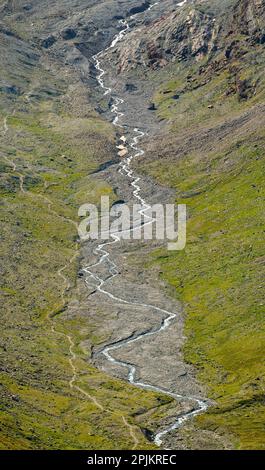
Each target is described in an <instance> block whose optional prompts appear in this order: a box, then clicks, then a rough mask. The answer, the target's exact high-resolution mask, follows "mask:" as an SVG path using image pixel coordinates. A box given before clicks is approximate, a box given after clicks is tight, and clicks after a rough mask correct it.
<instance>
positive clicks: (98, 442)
mask: <svg viewBox="0 0 265 470" xmlns="http://www.w3.org/2000/svg"><path fill="white" fill-rule="evenodd" d="M17 46H19V47H17ZM3 47H4V52H3V55H2V62H1V65H0V67H1V77H2V79H3V80H2V81H1V87H0V128H1V133H0V144H1V150H0V162H1V163H0V165H1V179H0V191H1V201H2V202H1V226H2V243H1V247H2V252H1V259H2V268H1V287H0V293H1V312H2V314H1V319H2V323H1V325H2V331H1V342H0V353H1V373H0V382H1V390H0V393H1V410H0V427H1V433H0V448H1V449H131V448H133V447H134V446H135V445H136V444H137V447H138V448H144V449H147V448H153V445H152V444H150V443H149V442H148V441H147V440H146V438H145V437H144V435H143V434H142V433H141V431H140V429H139V428H140V427H146V426H149V425H152V423H153V424H154V423H157V422H158V421H159V419H160V418H161V415H163V414H165V413H167V411H168V407H170V406H171V401H172V400H169V399H167V398H165V397H160V396H159V395H158V394H153V393H146V392H143V391H141V390H138V389H136V388H134V387H130V386H128V385H126V384H125V383H124V382H122V381H119V380H115V379H113V378H111V377H108V376H106V375H105V374H103V373H102V372H100V371H98V370H96V369H95V368H93V367H92V366H91V365H90V363H89V359H90V355H89V351H87V350H86V349H85V348H84V347H83V346H82V345H83V343H84V342H86V341H88V342H93V341H94V339H93V324H91V322H90V320H89V312H88V315H87V316H86V318H84V317H82V315H79V313H78V312H77V314H76V315H75V316H74V317H71V316H70V315H64V313H65V310H66V306H67V304H68V303H69V302H71V301H72V300H73V299H78V298H79V297H78V295H79V293H78V290H77V289H76V278H77V271H78V267H79V246H78V244H77V238H78V237H77V228H76V224H77V223H78V217H77V213H78V208H79V206H80V205H81V204H83V203H86V202H90V203H93V202H94V203H97V202H99V197H100V195H103V194H109V195H110V196H111V197H113V198H114V195H113V193H112V190H111V188H110V187H109V186H108V185H107V184H105V183H104V182H103V181H102V180H101V179H99V178H95V177H92V175H91V173H92V172H93V171H94V170H95V169H96V168H98V166H99V165H100V164H101V163H103V162H105V161H108V160H109V159H110V155H113V153H114V149H115V141H116V136H115V134H114V131H113V128H112V127H111V125H110V124H108V123H106V122H104V121H103V120H102V119H101V118H100V117H99V116H98V115H97V114H96V113H95V112H94V111H93V110H92V108H91V107H90V105H89V102H88V101H87V94H88V91H89V90H87V89H86V87H85V86H83V85H82V83H81V82H79V81H78V80H76V81H75V77H73V79H72V81H69V79H65V76H64V73H63V72H64V71H63V70H62V73H61V74H60V77H61V78H60V79H59V78H58V75H57V73H56V70H57V69H56V67H55V68H54V70H55V72H53V71H52V70H53V67H54V64H53V63H50V64H48V67H47V62H46V65H43V62H42V63H41V62H40V60H39V57H38V54H37V55H35V53H34V55H33V52H32V49H31V47H30V46H28V45H26V44H25V43H21V42H19V44H16V40H15V39H14V38H13V37H11V39H10V37H6V36H4V37H3ZM16 54H18V56H17V55H16ZM44 64H45V62H44ZM14 86H15V87H16V88H15V89H14V88H13V87H14ZM79 300H80V299H79ZM149 410H151V411H150V413H148V411H149ZM146 413H147V414H146ZM136 424H137V425H139V427H138V426H137V427H136Z"/></svg>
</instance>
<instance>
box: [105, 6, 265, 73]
mask: <svg viewBox="0 0 265 470" xmlns="http://www.w3.org/2000/svg"><path fill="white" fill-rule="evenodd" d="M220 8H221V7H219V11H218V13H216V11H215V9H214V8H211V7H210V6H209V2H207V1H194V2H191V3H187V5H186V6H185V7H182V8H181V9H180V8H178V7H176V8H175V10H174V11H173V12H170V13H169V14H167V15H164V16H162V17H161V18H160V19H158V20H155V21H153V22H149V21H147V22H146V24H144V25H141V26H140V27H138V28H136V29H134V30H133V31H132V33H131V34H130V35H128V36H127V38H126V40H125V41H124V42H123V44H118V46H117V49H116V51H115V52H114V54H116V60H117V65H118V70H119V72H121V71H124V70H129V69H132V68H137V67H138V66H148V67H150V68H153V69H156V68H160V67H164V66H166V65H167V64H168V63H170V62H178V61H188V60H191V59H193V60H194V59H195V60H196V61H197V62H199V61H201V60H202V59H203V58H204V57H211V55H212V53H214V52H216V51H222V50H224V55H225V59H230V58H231V57H232V56H233V55H234V54H235V51H236V53H238V52H239V55H241V54H242V51H240V50H239V51H238V44H239V43H242V42H247V43H248V44H249V43H250V44H251V43H260V44H263V43H264V42H265V2H264V0H243V1H242V0H240V1H237V2H228V6H227V4H226V8H223V10H222V9H221V10H220Z"/></svg>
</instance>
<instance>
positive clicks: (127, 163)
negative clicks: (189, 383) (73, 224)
mask: <svg viewBox="0 0 265 470" xmlns="http://www.w3.org/2000/svg"><path fill="white" fill-rule="evenodd" d="M157 3H158V2H156V3H154V4H152V5H151V6H150V7H149V10H150V9H151V8H153V7H154V6H155V5H157ZM184 3H186V2H185V1H184V2H181V3H179V7H181V6H182V5H183V4H184ZM135 16H136V15H133V16H131V17H130V18H129V19H128V20H120V21H119V23H120V25H121V27H122V29H121V31H120V32H119V33H118V34H117V35H116V37H115V38H114V39H113V41H112V43H111V45H110V46H109V47H108V48H107V49H105V50H103V51H101V52H100V53H98V54H97V55H95V56H94V57H93V61H94V64H95V67H96V69H97V82H98V84H99V85H100V87H101V89H102V91H103V93H104V95H110V96H111V94H112V93H113V90H112V89H111V88H109V87H107V86H106V85H105V82H104V79H103V77H104V75H105V74H106V72H105V70H104V69H103V68H102V65H101V62H102V57H103V56H104V54H105V53H106V52H107V51H108V50H109V49H111V48H113V47H115V45H116V44H117V43H118V42H119V41H121V40H122V39H123V38H124V36H125V35H126V34H127V33H128V32H129V31H130V20H132V19H133V18H134V17H135ZM111 98H112V103H113V104H112V107H111V112H112V113H113V116H114V117H113V120H112V122H113V124H114V125H115V126H119V127H121V128H123V126H122V125H121V124H120V120H121V117H123V118H126V114H124V113H122V112H121V111H120V105H121V104H125V103H124V100H123V99H121V98H119V97H116V96H115V94H114V95H113V96H111ZM133 133H134V135H133V137H130V136H129V137H128V139H127V137H126V141H127V142H128V145H129V146H130V148H131V152H130V153H129V156H128V157H127V158H125V159H124V160H122V161H121V162H120V164H119V172H120V173H121V174H122V175H123V176H124V177H125V178H128V180H129V185H130V186H131V187H132V188H133V195H134V197H135V199H136V200H137V202H138V203H140V206H141V208H140V210H139V215H140V216H143V220H144V225H146V224H152V223H153V221H154V219H153V218H152V217H151V216H150V215H148V211H149V210H150V208H151V206H150V205H149V204H148V202H147V201H145V199H144V198H143V197H142V195H141V193H142V191H141V187H140V186H139V182H140V179H141V178H140V177H138V176H136V175H135V174H134V172H133V170H132V169H131V162H132V160H133V159H135V158H137V157H139V156H140V155H143V154H144V150H143V149H142V148H141V147H140V145H139V140H140V139H141V138H142V137H144V136H145V132H143V131H141V129H138V128H135V129H134V130H133ZM133 229H134V228H132V229H131V230H133ZM122 234H123V232H122V231H120V232H117V233H112V235H111V237H112V241H110V242H106V243H101V244H99V245H98V246H97V247H96V249H95V254H96V255H97V256H98V257H99V259H98V261H97V263H95V264H93V265H90V266H86V267H85V268H84V271H85V273H86V282H89V279H93V281H94V282H95V284H96V290H97V291H99V292H101V293H102V294H104V295H105V296H107V297H108V298H110V299H112V300H114V301H115V302H118V303H120V304H127V305H131V306H137V307H144V308H145V307H148V308H150V309H153V311H156V312H158V313H161V314H163V316H164V319H163V320H162V321H160V323H159V325H158V326H157V328H155V329H152V330H150V331H147V332H142V333H141V332H139V333H138V334H137V335H135V336H134V337H133V338H129V339H128V338H127V339H124V340H121V341H119V342H116V343H114V344H110V345H108V346H106V347H104V348H103V349H102V350H101V352H100V354H102V355H103V356H104V357H105V358H106V359H107V360H108V361H109V362H110V363H112V364H115V365H118V366H120V367H123V368H125V369H126V370H127V380H128V382H129V383H131V384H132V385H134V386H136V387H140V388H142V389H146V390H152V391H155V392H159V393H163V394H166V395H168V396H170V397H173V398H174V399H175V400H177V401H179V400H183V399H185V400H190V401H191V402H192V403H196V409H192V411H188V412H186V413H183V414H182V415H181V416H177V417H176V419H175V422H174V423H173V424H171V425H170V426H168V427H167V428H165V429H163V430H161V431H159V432H158V433H157V434H156V435H155V436H154V442H155V443H156V444H157V445H158V446H161V445H162V444H163V438H164V437H165V436H166V434H168V433H170V432H171V431H173V430H175V429H177V428H179V427H180V426H181V425H182V424H183V423H184V422H185V421H187V420H188V419H190V418H192V417H194V416H196V415H198V414H199V413H202V412H204V411H205V410H206V409H207V407H208V404H207V402H205V401H203V400H202V399H199V398H196V397H194V396H183V395H180V394H178V393H173V392H171V391H170V390H165V389H163V388H160V387H158V386H154V385H151V384H148V383H144V382H141V381H137V380H136V367H135V366H134V365H132V364H131V363H128V362H125V361H121V360H118V359H115V358H114V357H113V356H112V353H113V352H114V351H116V350H118V349H120V348H122V347H124V346H125V345H128V344H132V343H136V342H138V341H144V340H145V338H148V337H150V336H153V335H159V333H160V332H162V331H163V330H166V329H167V328H168V327H169V326H170V325H171V323H172V322H173V321H174V319H175V318H176V314H175V313H173V312H170V311H167V310H164V309H162V308H159V307H157V306H155V305H150V304H145V303H139V302H131V301H128V300H126V299H123V298H121V297H118V296H116V295H114V294H113V293H111V292H110V291H108V290H105V285H106V284H107V282H109V281H110V280H111V279H113V278H114V277H117V276H119V269H118V267H117V265H116V263H115V261H113V260H112V259H111V258H110V253H109V251H108V248H107V247H108V246H109V245H113V244H117V243H119V242H120V241H121V238H122ZM102 264H104V265H105V266H107V269H108V272H109V274H110V276H109V277H108V279H107V280H104V279H102V278H101V277H100V276H99V275H98V274H95V272H93V270H94V268H96V267H97V266H100V265H102ZM165 315H166V317H165Z"/></svg>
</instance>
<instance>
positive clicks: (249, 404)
mask: <svg viewBox="0 0 265 470" xmlns="http://www.w3.org/2000/svg"><path fill="white" fill-rule="evenodd" d="M222 3H223V2H222ZM264 27H265V2H264V1H261V0H244V1H240V2H226V4H225V5H222V7H221V5H220V2H218V4H217V2H216V3H213V2H207V1H206V2H200V1H197V2H189V3H188V4H187V5H186V6H185V7H183V9H181V10H178V9H176V10H174V11H173V12H171V13H169V14H168V15H165V16H164V17H162V18H161V19H160V20H159V21H155V22H148V24H144V25H142V24H138V25H137V27H136V29H135V30H134V31H132V32H131V34H130V35H128V36H127V38H126V39H125V40H124V42H123V43H121V44H119V45H118V47H117V49H116V51H114V52H113V53H112V57H111V60H112V61H113V62H114V63H115V67H116V69H117V70H118V71H119V73H120V80H121V81H123V82H126V81H128V80H130V83H132V84H134V85H137V87H138V91H137V92H135V93H134V94H133V93H132V94H133V96H134V98H135V100H136V102H138V101H137V100H138V94H139V93H140V90H141V78H142V77H144V81H145V82H147V83H148V84H149V87H150V85H151V84H152V86H153V87H154V88H155V90H156V91H155V93H154V94H153V96H152V97H151V98H150V99H151V101H152V103H153V104H152V107H150V110H149V113H150V115H152V119H153V114H154V113H155V114H156V116H157V118H158V119H159V120H160V127H161V128H162V131H161V130H160V131H159V133H158V135H157V136H155V135H153V136H152V139H151V140H150V141H147V142H146V151H147V153H146V155H145V156H144V158H142V159H140V160H139V162H138V164H137V171H139V172H144V174H146V175H150V176H152V177H153V178H155V179H156V180H157V181H158V182H159V183H160V184H164V185H166V186H169V187H171V188H173V189H174V190H175V191H176V201H177V202H178V203H185V204H187V208H188V212H189V221H188V243H187V247H186V249H185V250H184V251H182V252H179V253H168V252H166V251H165V250H161V249H160V250H158V251H155V252H153V254H152V255H151V257H150V261H149V262H148V263H147V266H146V267H147V269H154V267H156V266H157V265H158V266H159V270H160V272H161V277H162V279H164V280H165V281H166V282H167V283H168V284H169V285H170V286H171V292H172V295H174V296H176V298H177V299H180V300H182V301H183V302H184V305H185V309H186V314H187V318H186V334H187V337H188V339H187V343H186V346H185V357H186V360H187V361H189V362H190V363H192V364H193V365H195V366H196V367H197V369H198V377H199V379H200V380H201V381H202V382H203V383H204V384H205V385H206V386H207V388H208V394H209V397H210V398H212V399H213V400H214V402H215V406H214V407H213V408H211V409H210V410H209V412H208V413H207V414H205V415H203V416H201V417H199V418H197V419H196V422H195V423H192V424H191V423H190V424H189V425H187V426H184V428H183V429H182V430H181V431H180V433H179V434H180V436H181V437H182V438H183V439H184V440H188V441H189V443H190V446H191V447H193V446H198V445H199V444H198V429H200V432H202V431H204V432H207V431H212V430H215V431H216V432H217V433H219V434H220V435H221V436H227V437H229V438H230V439H232V442H233V445H234V447H236V448H240V449H263V448H264V426H263V423H264V373H265V369H264V358H263V351H264V311H265V298H264V275H265V271H264V230H265V220H264V210H263V207H264V139H265V134H264V119H265V108H264V96H265V82H264V58H265V57H264V53H265V51H264ZM144 93H145V92H144ZM147 106H148V103H146V107H147ZM132 262H134V263H135V262H136V260H135V258H132ZM173 439H174V438H173ZM199 440H200V439H199ZM177 443H178V441H177V440H176V445H177ZM202 446H203V444H202Z"/></svg>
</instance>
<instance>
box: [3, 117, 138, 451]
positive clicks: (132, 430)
mask: <svg viewBox="0 0 265 470" xmlns="http://www.w3.org/2000/svg"><path fill="white" fill-rule="evenodd" d="M14 113H15V111H13V114H14ZM8 132H9V126H8V116H6V117H5V118H4V120H3V127H2V133H3V135H4V136H6V135H7V134H8ZM3 157H4V159H5V160H6V162H7V163H8V164H9V165H10V166H11V167H12V172H13V173H16V174H17V175H18V177H19V189H20V192H21V193H22V194H23V195H25V196H29V197H37V198H39V199H42V200H43V201H44V202H45V203H46V204H47V207H48V211H49V212H50V213H51V214H53V215H54V216H55V217H58V218H60V219H62V220H63V221H64V222H67V223H69V224H71V225H73V226H74V228H75V229H76V230H78V224H77V222H76V221H74V220H72V219H70V218H68V217H65V216H63V215H61V214H59V213H58V212H57V211H56V210H54V209H53V208H52V206H53V205H54V202H53V201H52V200H51V199H50V198H49V197H47V196H45V195H43V194H38V193H32V192H30V191H28V190H27V189H25V188H24V179H25V176H24V175H23V174H21V173H20V172H19V171H18V169H17V165H16V163H15V162H14V161H13V160H12V159H10V158H8V157H6V156H3ZM47 188H48V186H47V184H46V182H45V183H44V189H45V191H46V189H47ZM78 254H79V251H78V244H76V245H75V252H74V254H73V256H72V257H71V258H70V260H68V261H67V262H66V263H65V265H64V266H62V267H61V268H59V269H58V270H57V276H58V277H59V278H60V279H61V280H62V290H61V293H60V297H61V308H63V307H64V306H66V305H67V299H66V298H65V294H66V292H67V291H68V290H69V289H70V287H71V285H72V284H71V282H70V280H69V278H68V277H67V276H66V275H65V274H64V271H65V270H66V269H67V268H69V266H70V265H71V264H72V263H73V262H74V261H75V259H76V258H77V256H78ZM53 316H54V311H53V312H49V313H48V314H47V316H46V318H45V320H46V321H47V322H48V324H49V326H50V330H51V332H52V334H53V335H54V336H56V337H58V336H60V337H61V338H63V339H64V340H65V341H66V342H67V343H68V345H69V347H68V351H69V359H68V362H69V366H70V370H71V372H72V376H71V378H70V380H69V387H70V389H73V390H76V391H77V392H78V393H79V394H81V395H83V396H84V397H85V398H87V399H88V400H89V401H91V402H92V403H94V405H95V406H96V407H97V408H98V409H99V410H100V411H102V412H105V413H109V414H113V411H111V410H109V409H107V408H104V406H103V405H102V404H101V403H99V401H98V400H97V398H96V397H95V396H93V395H91V394H90V393H88V392H87V391H86V390H85V389H84V388H82V387H81V386H79V385H77V384H76V382H77V380H78V377H79V372H78V368H77V367H76V365H75V362H76V361H77V359H78V358H77V355H76V353H75V352H74V348H75V347H76V345H75V343H74V341H73V339H72V337H71V336H70V335H69V334H67V333H64V332H62V331H59V330H57V329H56V328H55V324H54V320H53ZM119 418H120V419H121V421H122V423H121V424H122V425H123V426H125V429H127V431H128V434H129V436H130V437H131V439H132V442H133V447H132V448H133V449H136V447H137V445H138V443H139V440H138V437H137V433H136V429H137V428H136V426H133V425H132V424H130V423H129V422H128V421H127V419H126V417H125V416H124V415H121V416H119Z"/></svg>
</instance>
